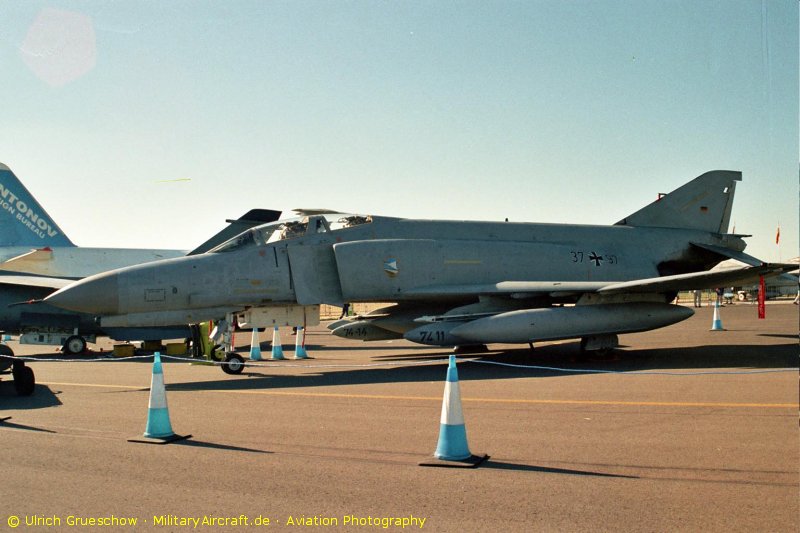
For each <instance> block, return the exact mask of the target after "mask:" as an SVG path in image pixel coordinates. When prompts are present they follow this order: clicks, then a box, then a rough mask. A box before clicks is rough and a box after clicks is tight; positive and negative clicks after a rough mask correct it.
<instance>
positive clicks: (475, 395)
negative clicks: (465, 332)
mask: <svg viewBox="0 0 800 533" xmlns="http://www.w3.org/2000/svg"><path fill="white" fill-rule="evenodd" d="M721 316H722V322H723V325H724V326H725V328H727V331H716V332H710V331H709V328H710V326H711V323H712V315H711V309H709V308H703V309H699V310H698V312H697V314H696V315H695V316H694V317H692V318H690V319H689V320H687V321H685V322H683V323H680V324H677V325H674V326H671V327H668V328H664V329H661V330H657V331H653V332H647V333H639V334H634V335H624V336H622V337H621V338H620V340H621V342H622V344H623V348H621V349H620V350H619V351H618V352H617V353H618V356H617V357H616V358H614V359H612V360H603V361H598V360H588V361H587V360H580V359H579V358H578V355H579V353H578V343H577V341H570V342H562V343H549V344H542V345H537V347H536V349H535V351H534V352H530V351H529V350H528V349H527V347H524V348H521V347H519V346H496V345H492V346H490V348H492V349H502V350H503V351H492V352H490V353H488V354H481V355H464V356H459V364H458V372H459V377H460V388H461V396H462V402H463V410H464V416H465V419H466V426H467V436H468V439H469V446H470V449H471V450H472V452H473V453H480V452H484V453H487V454H489V455H490V456H491V457H490V459H489V460H488V461H486V462H485V463H483V464H482V465H481V466H479V467H478V468H474V469H462V468H426V467H421V466H418V463H419V462H422V461H426V460H428V459H430V458H431V455H432V453H433V451H434V449H435V448H436V443H437V439H438V434H439V417H440V411H441V404H442V393H443V390H444V379H445V374H446V360H447V356H448V355H449V353H450V352H449V351H448V350H441V349H431V348H427V347H423V346H419V345H414V344H411V343H408V342H405V341H394V342H373V343H361V342H358V341H349V340H344V339H339V338H336V337H333V336H331V335H330V334H329V333H328V332H327V330H325V329H324V328H323V327H318V328H311V330H310V331H309V334H308V337H307V346H306V347H307V350H308V352H309V354H310V355H311V356H312V357H313V358H312V359H308V360H302V361H295V360H292V359H291V358H292V357H293V350H292V346H291V345H290V343H292V342H293V337H290V336H289V335H288V334H289V330H288V329H284V330H282V333H283V341H284V343H285V344H284V351H285V355H286V356H287V360H286V361H281V362H278V361H264V362H262V363H260V364H259V365H258V366H254V367H247V368H246V369H245V371H244V373H243V374H242V375H239V376H229V375H226V374H224V373H223V372H222V371H221V370H220V369H219V368H215V367H211V366H203V365H191V364H185V363H181V362H174V361H169V360H165V364H164V376H165V381H166V383H167V397H168V405H169V413H170V418H171V422H172V427H173V428H174V429H175V431H176V432H177V433H179V434H186V433H191V434H192V435H193V436H192V437H191V438H190V439H188V440H184V441H181V442H177V443H172V444H167V445H150V444H139V443H131V442H128V441H127V439H129V438H132V437H138V436H141V435H142V433H143V431H144V427H145V423H146V420H147V413H148V397H149V387H150V379H151V370H152V365H151V364H149V363H150V360H152V358H149V359H135V360H123V361H120V360H114V359H107V360H102V361H98V362H95V361H91V359H94V358H95V357H96V356H97V354H94V355H89V356H82V357H81V359H82V360H81V361H79V362H68V361H63V360H61V356H59V355H56V354H55V351H54V349H53V348H50V347H47V348H45V349H42V347H31V346H23V347H19V346H18V345H16V343H14V342H11V343H9V344H10V345H11V346H12V348H13V349H14V350H15V352H16V353H17V354H18V355H22V354H37V353H38V354H45V355H43V356H42V357H43V358H44V359H47V360H48V361H36V362H32V363H29V364H30V366H31V367H32V368H33V369H34V371H35V372H36V378H37V386H36V390H35V392H34V394H33V396H30V397H24V398H21V397H17V396H16V395H15V393H14V387H13V383H12V381H11V379H10V376H3V380H2V381H0V418H2V417H9V416H10V417H11V418H10V419H9V420H6V421H5V422H2V423H0V442H2V445H3V449H4V456H5V468H4V475H3V484H2V489H0V494H2V498H0V501H2V503H0V530H3V531H8V530H11V527H10V526H13V525H15V524H16V523H17V522H16V520H18V521H19V526H18V527H17V528H16V530H21V531H25V530H52V531H69V530H75V529H76V528H79V529H80V530H91V529H95V528H103V529H104V530H106V531H109V530H110V531H117V530H118V531H131V530H134V529H135V530H140V531H193V530H206V531H247V530H251V529H262V530H264V529H265V530H268V531H269V530H271V531H287V530H289V529H291V528H293V527H294V525H292V524H303V525H304V524H310V525H308V526H307V528H310V529H313V530H329V531H370V530H387V529H388V530H399V529H400V525H402V522H400V521H398V522H395V521H394V520H392V521H387V520H383V521H381V519H403V518H405V519H407V520H408V524H407V526H406V529H411V530H414V529H420V526H422V527H421V528H422V529H423V530H427V531H498V530H505V531H726V532H729V531H796V530H797V527H798V516H800V509H799V508H798V507H799V504H798V500H799V499H798V494H799V493H800V492H799V490H800V474H799V473H798V458H799V457H800V450H799V449H798V446H800V438H799V437H800V430H798V372H797V364H798V307H797V306H794V305H791V304H769V305H768V306H767V319H766V320H757V319H756V308H755V306H753V305H749V304H737V305H733V306H727V307H724V308H723V309H722V310H721ZM261 338H262V340H263V341H264V342H263V344H262V350H263V352H264V357H267V358H268V357H269V343H268V342H267V340H268V334H267V333H263V334H262V337H261ZM237 341H242V342H243V345H241V346H239V349H240V350H241V351H242V352H243V353H245V354H246V353H248V351H249V346H248V345H249V341H250V337H249V333H240V334H237ZM108 346H109V345H108V344H106V345H105V347H106V350H107V349H108ZM472 360H477V361H482V362H472ZM488 362H499V363H509V364H513V365H527V366H538V367H551V368H562V369H565V370H569V372H564V371H561V370H552V369H547V368H520V367H516V366H499V365H494V364H487V363H488ZM783 368H794V370H793V371H792V370H790V371H786V372H774V371H776V370H779V369H783ZM596 370H610V371H613V373H594V372H590V371H596ZM754 371H757V372H762V371H768V372H766V373H746V372H754ZM412 517H413V519H414V520H415V521H414V522H412V521H411V518H412ZM130 519H135V520H136V521H137V525H136V526H135V527H133V526H132V525H131V524H130V522H129V520H130ZM266 519H269V525H268V526H266V527H264V525H263V524H264V522H265V521H266ZM422 519H424V523H421V522H420V521H421V520H422ZM195 520H197V522H195ZM203 521H205V525H204V524H203ZM245 521H246V524H245ZM354 522H355V523H354ZM398 524H399V525H398ZM384 526H387V527H384Z"/></svg>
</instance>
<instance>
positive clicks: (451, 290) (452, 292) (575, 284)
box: [405, 281, 612, 299]
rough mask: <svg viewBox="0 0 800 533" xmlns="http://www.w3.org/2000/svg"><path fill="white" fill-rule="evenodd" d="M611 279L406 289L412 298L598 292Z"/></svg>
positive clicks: (515, 296)
mask: <svg viewBox="0 0 800 533" xmlns="http://www.w3.org/2000/svg"><path fill="white" fill-rule="evenodd" d="M610 283H612V282H608V281H501V282H500V283H486V284H480V285H432V286H428V287H420V288H418V289H412V290H410V291H407V292H405V295H406V296H408V297H410V298H421V299H429V298H430V299H432V298H455V297H458V296H493V295H497V296H507V297H510V298H527V297H529V296H535V295H538V294H550V295H555V294H561V295H564V294H568V293H570V294H581V293H584V292H597V291H598V290H600V289H602V288H603V287H605V286H607V285H609V284H610Z"/></svg>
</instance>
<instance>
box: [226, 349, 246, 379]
mask: <svg viewBox="0 0 800 533" xmlns="http://www.w3.org/2000/svg"><path fill="white" fill-rule="evenodd" d="M225 362H226V363H227V364H225V365H222V371H223V372H225V373H226V374H241V373H242V370H244V359H243V358H242V356H241V355H239V354H238V353H233V352H231V353H229V354H228V355H227V356H226V357H225Z"/></svg>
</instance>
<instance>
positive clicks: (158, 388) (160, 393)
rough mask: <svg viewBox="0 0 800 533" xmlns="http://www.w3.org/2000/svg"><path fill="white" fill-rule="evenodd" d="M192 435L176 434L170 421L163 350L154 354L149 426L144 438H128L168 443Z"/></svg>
mask: <svg viewBox="0 0 800 533" xmlns="http://www.w3.org/2000/svg"><path fill="white" fill-rule="evenodd" d="M189 437H191V435H176V434H175V432H174V431H172V424H170V422H169V409H168V408H167V390H166V388H165V387H164V371H163V369H162V368H161V352H156V353H155V354H154V356H153V378H152V380H151V381H150V404H149V406H148V410H147V426H146V427H145V430H144V439H128V440H129V441H130V442H147V443H155V444H166V443H168V442H175V441H176V440H182V439H188V438H189Z"/></svg>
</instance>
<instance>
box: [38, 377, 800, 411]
mask: <svg viewBox="0 0 800 533" xmlns="http://www.w3.org/2000/svg"><path fill="white" fill-rule="evenodd" d="M41 384H42V385H56V386H73V387H96V388H110V389H127V390H142V391H144V390H148V389H149V387H134V386H132V385H104V384H100V383H58V382H42V383H41ZM167 389H168V390H169V385H167ZM195 392H216V393H230V394H261V395H266V396H303V397H307V398H350V399H366V400H419V401H437V402H440V401H442V397H441V396H396V395H389V394H345V393H336V392H289V391H271V390H209V391H195ZM461 401H462V402H482V403H517V404H531V405H537V404H545V405H622V406H633V407H730V408H737V407H738V408H744V407H748V408H749V407H754V408H759V407H760V408H768V409H787V408H796V407H797V405H796V404H792V403H734V402H631V401H622V400H534V399H515V398H467V397H463V396H462V398H461Z"/></svg>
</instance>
